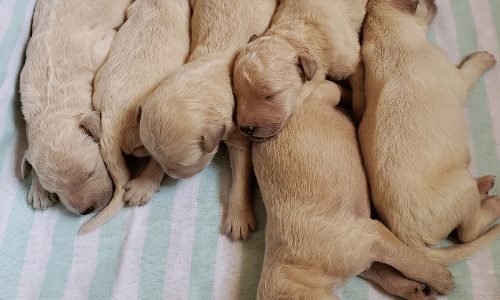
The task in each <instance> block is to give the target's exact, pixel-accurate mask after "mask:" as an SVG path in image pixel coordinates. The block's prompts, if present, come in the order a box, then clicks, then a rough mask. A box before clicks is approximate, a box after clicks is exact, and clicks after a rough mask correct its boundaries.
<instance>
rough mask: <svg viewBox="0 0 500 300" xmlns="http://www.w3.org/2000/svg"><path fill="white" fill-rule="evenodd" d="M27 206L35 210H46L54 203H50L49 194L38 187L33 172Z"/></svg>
mask: <svg viewBox="0 0 500 300" xmlns="http://www.w3.org/2000/svg"><path fill="white" fill-rule="evenodd" d="M28 204H29V205H31V206H33V208H34V209H36V210H43V209H47V208H48V207H49V206H52V205H53V204H54V201H52V198H51V197H50V193H49V192H47V191H46V190H45V189H44V188H43V187H42V186H41V185H40V182H39V181H38V177H37V175H36V173H35V172H33V180H32V182H31V187H30V190H29V192H28Z"/></svg>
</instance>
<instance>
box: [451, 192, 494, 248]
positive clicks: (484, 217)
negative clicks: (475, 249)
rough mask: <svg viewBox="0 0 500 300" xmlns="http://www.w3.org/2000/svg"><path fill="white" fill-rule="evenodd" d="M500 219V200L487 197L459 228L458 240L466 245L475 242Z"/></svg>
mask: <svg viewBox="0 0 500 300" xmlns="http://www.w3.org/2000/svg"><path fill="white" fill-rule="evenodd" d="M478 198H479V196H478ZM478 202H479V201H478ZM499 217H500V198H499V197H497V196H491V197H487V198H486V199H484V200H483V201H482V202H481V204H480V205H479V206H478V207H477V209H475V210H474V211H473V212H471V213H469V214H468V215H467V216H466V218H465V219H464V221H463V222H462V224H460V226H458V228H457V229H458V239H459V240H460V241H461V242H464V243H467V242H470V241H472V240H475V239H476V238H477V237H478V236H479V235H481V234H482V233H483V232H485V231H486V230H487V229H488V227H489V226H490V225H491V224H492V223H493V222H495V221H496V220H497V219H498V218H499Z"/></svg>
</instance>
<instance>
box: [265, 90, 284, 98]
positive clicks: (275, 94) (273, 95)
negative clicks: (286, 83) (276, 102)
mask: <svg viewBox="0 0 500 300" xmlns="http://www.w3.org/2000/svg"><path fill="white" fill-rule="evenodd" d="M281 92H283V91H279V92H276V93H274V94H271V95H269V96H267V97H266V98H265V99H266V100H272V99H273V98H274V97H276V96H277V95H279V94H280V93H281Z"/></svg>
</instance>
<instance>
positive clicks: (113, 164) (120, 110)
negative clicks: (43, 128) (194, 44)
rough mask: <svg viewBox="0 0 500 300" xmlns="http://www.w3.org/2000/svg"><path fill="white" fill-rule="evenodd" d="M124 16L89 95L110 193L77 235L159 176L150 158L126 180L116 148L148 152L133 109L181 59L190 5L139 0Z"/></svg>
mask: <svg viewBox="0 0 500 300" xmlns="http://www.w3.org/2000/svg"><path fill="white" fill-rule="evenodd" d="M127 15H128V18H127V21H126V22H125V23H124V24H123V26H122V27H121V28H120V30H119V31H118V33H117V34H116V38H115V40H114V41H113V44H112V46H111V50H110V53H109V56H108V59H107V60H106V62H105V63H104V65H103V66H102V68H101V69H100V70H99V72H98V73H97V76H96V78H95V92H94V99H93V103H94V106H95V108H96V110H98V111H100V112H101V122H102V134H101V135H102V136H101V153H102V157H103V159H104V161H105V163H106V166H107V168H108V171H109V173H110V175H111V177H112V178H113V181H114V183H115V193H114V195H113V198H112V199H111V202H110V204H109V205H108V206H107V207H106V208H105V210H104V211H102V212H100V213H99V214H98V215H96V216H95V218H94V219H91V220H90V221H89V222H88V223H87V224H85V225H84V226H83V227H82V228H81V229H80V234H85V233H87V232H90V231H92V230H94V229H95V228H96V227H97V226H99V225H100V224H102V223H104V222H106V221H107V220H108V219H109V218H111V217H112V216H113V215H114V214H115V213H116V212H117V211H118V210H119V209H120V208H121V207H122V206H123V205H124V203H125V202H128V203H129V204H130V205H142V204H145V203H146V202H148V201H149V200H150V198H151V197H152V195H153V193H154V192H155V191H157V190H158V189H159V187H160V183H161V180H162V178H163V175H164V173H163V170H162V168H161V166H160V165H159V164H158V163H157V162H156V161H154V160H153V159H150V160H149V163H148V165H147V166H146V168H145V170H144V171H143V172H142V173H141V174H140V175H139V176H138V177H137V178H134V179H132V180H130V172H129V170H128V168H127V165H126V163H125V159H124V157H123V154H122V153H125V154H129V155H135V156H149V153H148V152H147V151H146V149H145V148H144V147H143V145H142V142H141V140H140V137H139V119H138V115H139V110H140V107H141V105H142V104H143V103H144V101H145V100H146V97H145V96H146V95H147V94H148V93H150V92H151V90H152V89H153V88H154V87H155V86H156V85H157V84H158V83H159V82H160V81H161V80H162V79H163V78H164V77H165V76H167V75H169V74H170V73H172V72H173V71H175V70H176V69H177V68H179V67H180V66H181V65H182V64H184V63H185V61H186V59H187V57H188V55H189V43H190V38H189V20H190V16H191V9H190V6H189V2H188V1H187V0H182V1H163V0H141V1H135V2H134V3H133V4H132V5H131V6H130V8H129V10H128V14H127Z"/></svg>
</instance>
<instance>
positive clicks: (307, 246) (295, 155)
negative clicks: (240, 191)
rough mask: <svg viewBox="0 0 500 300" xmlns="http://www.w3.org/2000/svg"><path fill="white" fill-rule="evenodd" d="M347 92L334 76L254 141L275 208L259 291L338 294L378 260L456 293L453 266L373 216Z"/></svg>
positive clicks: (419, 295) (261, 178) (265, 191)
mask: <svg viewBox="0 0 500 300" xmlns="http://www.w3.org/2000/svg"><path fill="white" fill-rule="evenodd" d="M339 98H340V92H339V89H338V88H336V87H335V85H334V84H333V83H330V82H325V83H322V84H321V85H320V86H319V87H318V88H317V89H316V90H315V91H313V93H312V94H311V96H310V97H309V98H308V99H307V100H305V102H304V103H303V104H302V105H301V107H300V108H298V110H297V111H296V113H295V114H294V115H293V116H292V117H291V118H290V120H289V122H288V123H287V125H286V126H285V127H284V129H283V131H282V132H281V133H280V134H278V135H277V136H275V137H274V138H272V139H270V140H268V141H266V142H262V143H254V145H253V151H252V156H253V163H254V167H255V174H256V176H257V181H258V183H259V186H260V189H261V192H262V199H263V201H264V205H265V207H266V212H267V224H266V248H265V256H264V265H263V269H262V275H261V279H260V283H259V287H258V298H259V299H311V300H312V299H336V297H335V296H334V295H333V294H332V292H331V290H332V288H336V287H339V286H340V285H341V284H342V283H343V282H344V281H346V280H347V279H349V278H350V277H351V276H355V275H357V274H359V273H361V272H363V271H365V270H366V269H368V268H369V267H370V265H371V264H372V263H373V262H380V263H383V264H387V265H390V266H392V267H394V268H396V269H397V270H399V271H400V272H401V273H402V274H404V275H405V276H406V277H408V278H411V279H414V280H416V281H419V282H422V283H425V284H427V285H429V286H430V287H431V288H433V289H435V290H437V291H439V292H441V293H448V292H449V291H451V289H452V288H453V281H452V277H451V274H450V273H449V272H448V270H447V269H446V268H445V267H443V266H440V265H438V264H434V263H431V262H430V261H429V260H427V259H426V258H425V257H424V256H422V255H421V254H420V253H419V252H417V251H415V250H412V249H411V248H409V247H407V246H406V245H404V244H403V243H401V242H400V241H399V240H398V239H397V238H396V237H395V236H394V235H393V234H392V233H391V232H390V231H389V230H387V228H386V227H385V226H383V225H382V224H381V223H380V222H378V221H375V220H372V219H370V203H369V197H368V188H367V182H366V178H365V174H364V170H363V165H362V162H361V156H360V153H359V149H358V143H357V141H356V132H355V128H354V126H353V124H352V122H351V121H350V120H349V119H348V117H347V116H345V115H344V114H343V113H341V112H340V111H338V110H336V109H335V108H334V107H333V105H335V104H336V103H337V102H338V101H339ZM373 271H376V270H373ZM372 273H373V272H372ZM399 276H401V275H399ZM371 279H374V280H376V279H377V277H376V275H375V274H372V276H371ZM396 280H399V281H401V277H400V278H396ZM380 281H383V279H381V278H379V280H378V283H379V284H381V285H382V286H383V287H384V288H388V290H389V291H390V292H393V293H395V294H397V295H399V296H401V297H405V298H408V299H425V298H426V296H425V295H424V294H423V292H422V291H421V288H420V287H419V286H418V284H417V283H416V282H413V283H414V284H413V285H412V284H410V285H406V290H405V289H404V288H405V286H401V287H394V286H391V285H393V284H395V283H394V282H386V283H385V284H384V282H380ZM406 281H409V280H406ZM391 288H392V289H391ZM415 289H416V290H415Z"/></svg>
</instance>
